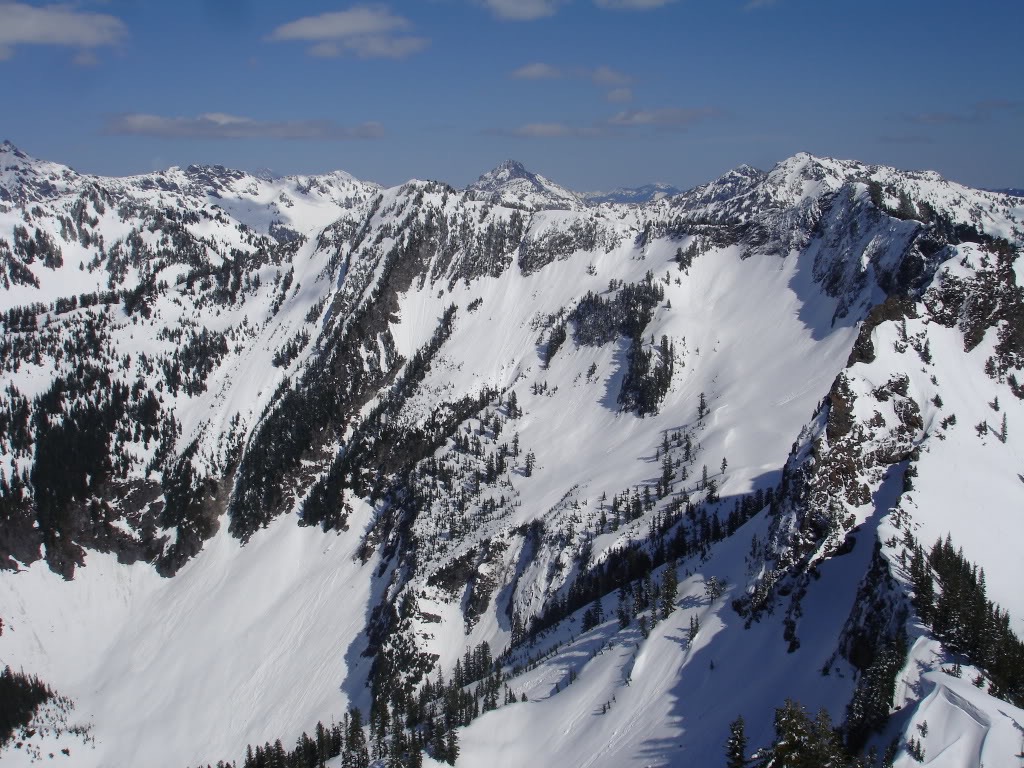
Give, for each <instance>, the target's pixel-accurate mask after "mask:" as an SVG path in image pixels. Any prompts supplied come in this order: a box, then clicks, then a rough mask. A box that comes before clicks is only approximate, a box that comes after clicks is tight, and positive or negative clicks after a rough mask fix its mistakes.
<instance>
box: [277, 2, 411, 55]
mask: <svg viewBox="0 0 1024 768" xmlns="http://www.w3.org/2000/svg"><path fill="white" fill-rule="evenodd" d="M411 30H412V22H410V21H409V20H408V19H406V18H405V17H404V16H398V15H396V14H394V13H392V12H391V10H389V9H388V8H387V7H385V6H381V5H358V6H355V7H353V8H349V9H348V10H346V11H335V12H332V13H322V14H320V15H319V16H305V17H303V18H301V19H296V20H295V21H290V22H288V23H287V24H282V25H281V26H279V27H277V28H276V29H275V30H274V31H273V32H271V33H270V35H269V37H268V39H269V40H273V41H292V40H299V41H303V42H308V43H313V45H312V46H310V48H309V51H308V53H309V54H310V55H311V56H317V57H320V58H330V57H335V56H341V55H342V54H344V53H353V54H355V55H356V56H359V57H360V58H364V59H374V58H387V59H401V58H405V57H406V56H410V55H411V54H414V53H417V52H418V51H422V50H423V49H424V48H426V47H427V45H429V43H430V41H429V40H427V39H426V38H423V37H416V36H414V35H410V34H407V33H408V32H409V31H411Z"/></svg>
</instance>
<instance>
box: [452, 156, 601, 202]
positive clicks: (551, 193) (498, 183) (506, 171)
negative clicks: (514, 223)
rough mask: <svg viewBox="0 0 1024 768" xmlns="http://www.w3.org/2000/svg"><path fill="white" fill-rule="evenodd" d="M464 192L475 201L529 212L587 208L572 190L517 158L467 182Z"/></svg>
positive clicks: (506, 161)
mask: <svg viewBox="0 0 1024 768" xmlns="http://www.w3.org/2000/svg"><path fill="white" fill-rule="evenodd" d="M466 191H467V192H468V193H469V195H470V196H471V197H472V198H473V199H475V200H486V201H487V202H490V203H494V204H496V205H506V206H509V207H511V208H524V209H527V210H531V211H538V210H547V209H551V210H570V211H576V210H581V209H582V208H585V207H586V203H585V202H584V201H583V200H582V199H581V198H580V196H579V195H577V194H576V193H575V192H572V191H570V190H568V189H566V188H565V187H562V186H560V185H558V184H556V183H555V182H553V181H551V180H550V179H547V178H545V177H543V176H541V175H540V174H539V173H533V172H532V171H529V170H527V168H526V166H525V165H523V164H522V163H521V162H519V161H518V160H505V161H504V162H503V163H500V164H499V165H498V166H497V167H495V168H494V169H493V170H490V171H488V172H487V173H485V174H483V175H482V176H481V177H480V178H479V179H477V180H476V181H475V182H473V183H472V184H470V185H469V186H468V187H467V188H466Z"/></svg>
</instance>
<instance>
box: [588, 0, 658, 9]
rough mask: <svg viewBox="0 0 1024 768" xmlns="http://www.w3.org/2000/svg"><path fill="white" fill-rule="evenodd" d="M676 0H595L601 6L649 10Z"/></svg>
mask: <svg viewBox="0 0 1024 768" xmlns="http://www.w3.org/2000/svg"><path fill="white" fill-rule="evenodd" d="M674 2H675V0H594V3H595V4H596V5H597V6H598V7H599V8H611V9H614V10H623V11H648V10H650V9H651V8H661V7H662V6H663V5H668V4H669V3H674Z"/></svg>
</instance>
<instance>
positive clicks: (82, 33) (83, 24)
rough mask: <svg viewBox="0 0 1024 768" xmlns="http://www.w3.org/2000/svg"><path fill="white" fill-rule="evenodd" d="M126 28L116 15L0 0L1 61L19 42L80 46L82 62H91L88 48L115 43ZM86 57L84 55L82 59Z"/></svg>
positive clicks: (126, 34)
mask: <svg viewBox="0 0 1024 768" xmlns="http://www.w3.org/2000/svg"><path fill="white" fill-rule="evenodd" d="M127 36H128V27H126V26H125V24H124V22H123V21H121V20H120V19H119V18H117V17H116V16H111V15H109V14H106V13H91V12H88V11H79V10H77V9H76V8H75V7H74V6H70V5H47V6H44V7H41V8H39V7H36V6H32V5H27V4H25V3H17V2H0V60H3V59H9V58H11V57H12V56H13V55H14V51H15V48H16V46H19V45H57V46H64V47H68V48H78V49H80V54H79V56H80V60H81V62H82V63H94V62H95V56H94V55H93V56H92V57H91V58H89V57H88V55H87V53H86V52H88V51H90V50H91V49H95V48H101V47H105V46H112V45H116V44H117V43H119V42H121V41H122V40H123V39H124V38H126V37H127ZM82 56H85V58H81V57H82Z"/></svg>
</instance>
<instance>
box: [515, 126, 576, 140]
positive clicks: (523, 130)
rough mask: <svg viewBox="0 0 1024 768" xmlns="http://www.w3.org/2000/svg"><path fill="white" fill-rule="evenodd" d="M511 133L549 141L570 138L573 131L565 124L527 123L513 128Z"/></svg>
mask: <svg viewBox="0 0 1024 768" xmlns="http://www.w3.org/2000/svg"><path fill="white" fill-rule="evenodd" d="M512 133H513V134H514V135H516V136H525V137H528V138H533V139H550V138H561V137H563V136H572V135H574V129H573V128H572V127H570V126H568V125H566V124H565V123H528V124H527V125H522V126H520V127H519V128H515V129H514V130H513V131H512Z"/></svg>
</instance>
